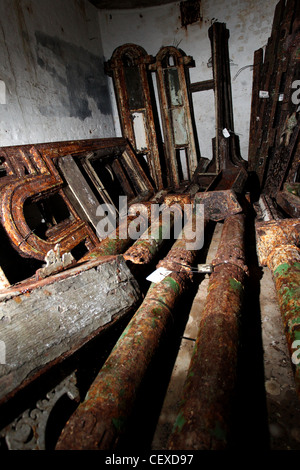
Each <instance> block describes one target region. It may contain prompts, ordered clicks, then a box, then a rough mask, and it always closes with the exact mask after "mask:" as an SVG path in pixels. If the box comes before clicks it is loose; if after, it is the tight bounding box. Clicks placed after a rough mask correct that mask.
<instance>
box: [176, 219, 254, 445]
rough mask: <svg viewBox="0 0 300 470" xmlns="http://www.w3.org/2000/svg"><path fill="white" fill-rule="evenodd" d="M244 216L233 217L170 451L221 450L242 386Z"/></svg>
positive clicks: (226, 229)
mask: <svg viewBox="0 0 300 470" xmlns="http://www.w3.org/2000/svg"><path fill="white" fill-rule="evenodd" d="M244 219H245V216H244V215H243V214H237V215H233V216H230V217H228V218H227V219H226V220H225V222H224V228H223V232H222V237H221V241H220V245H219V248H218V252H217V255H216V258H215V259H214V261H213V265H214V269H213V273H212V274H211V278H210V282H209V287H208V295H207V299H206V303H205V307H204V311H203V313H202V314H201V320H200V326H199V332H198V336H197V340H196V343H195V347H194V351H193V356H192V359H191V363H190V367H189V370H188V374H187V379H186V382H185V385H184V389H183V394H182V405H181V407H180V409H179V413H178V415H177V419H176V421H175V424H174V428H173V432H172V434H171V436H170V439H169V443H168V448H169V449H170V450H177V449H184V450H188V449H189V450H221V449H225V448H226V444H227V438H228V433H229V419H230V411H231V400H232V395H233V392H234V388H235V382H236V368H237V355H238V338H239V316H240V313H241V308H242V299H243V292H244V281H245V277H246V273H247V271H248V270H247V267H246V266H245V254H244Z"/></svg>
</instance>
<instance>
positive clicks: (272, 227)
mask: <svg viewBox="0 0 300 470" xmlns="http://www.w3.org/2000/svg"><path fill="white" fill-rule="evenodd" d="M256 238H257V251H258V258H259V262H260V264H261V265H262V266H267V267H268V268H269V269H270V271H271V273H272V277H273V280H274V284H275V289H276V294H277V298H278V302H279V307H280V312H281V317H282V321H283V326H284V331H285V335H286V340H287V345H288V350H289V354H290V359H291V364H292V368H293V372H294V378H295V386H296V391H297V394H298V396H299V398H300V364H298V356H297V349H298V348H299V345H300V343H298V341H300V292H299V286H300V249H299V248H298V246H297V245H299V240H300V219H281V220H280V219H278V220H275V219H272V218H271V219H270V220H267V221H263V222H258V221H257V222H256ZM294 354H296V357H294Z"/></svg>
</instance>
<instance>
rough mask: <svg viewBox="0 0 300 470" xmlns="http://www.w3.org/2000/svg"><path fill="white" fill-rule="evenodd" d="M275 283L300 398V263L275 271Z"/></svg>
mask: <svg viewBox="0 0 300 470" xmlns="http://www.w3.org/2000/svg"><path fill="white" fill-rule="evenodd" d="M273 277H274V283H275V288H276V292H277V297H278V302H279V306H280V311H281V316H282V320H283V324H284V330H285V334H286V339H287V344H288V348H289V353H290V357H291V362H292V366H293V369H294V378H295V385H296V390H297V393H298V395H299V397H300V364H299V363H298V361H295V360H294V353H295V345H297V344H298V343H295V342H297V341H299V340H300V263H299V262H294V263H292V262H291V263H283V264H281V265H279V266H277V267H276V269H275V270H274V271H273Z"/></svg>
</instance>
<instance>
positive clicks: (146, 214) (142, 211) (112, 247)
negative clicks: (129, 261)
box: [80, 201, 152, 262]
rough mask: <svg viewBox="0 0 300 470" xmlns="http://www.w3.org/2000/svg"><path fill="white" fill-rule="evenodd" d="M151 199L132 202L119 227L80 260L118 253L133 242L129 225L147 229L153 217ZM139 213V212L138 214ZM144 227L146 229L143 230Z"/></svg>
mask: <svg viewBox="0 0 300 470" xmlns="http://www.w3.org/2000/svg"><path fill="white" fill-rule="evenodd" d="M151 205H152V202H151V201H144V202H139V203H134V204H131V206H130V207H129V209H128V214H126V215H125V216H124V217H121V218H120V221H119V222H120V223H119V225H118V227H117V228H116V229H115V230H114V231H113V232H112V233H111V234H110V235H109V236H108V237H106V238H104V239H103V240H102V241H101V242H100V243H99V244H98V245H97V247H96V248H95V249H94V250H93V251H92V252H90V253H87V254H86V255H85V256H84V257H83V258H81V260H80V262H85V261H88V260H90V259H95V258H98V257H99V256H109V255H118V254H122V253H124V251H125V250H127V249H128V248H129V246H130V245H131V244H132V243H133V239H132V238H131V237H130V233H129V227H130V229H131V230H133V231H135V232H137V231H140V232H143V231H146V230H147V228H148V225H149V221H150V217H151ZM137 214H139V215H138V216H137ZM143 228H144V230H143Z"/></svg>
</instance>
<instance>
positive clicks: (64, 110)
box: [35, 31, 112, 121]
mask: <svg viewBox="0 0 300 470" xmlns="http://www.w3.org/2000/svg"><path fill="white" fill-rule="evenodd" d="M35 37H36V54H37V63H38V65H39V66H40V67H41V68H42V69H44V71H46V72H47V73H48V74H49V75H50V76H51V77H52V80H53V83H54V85H55V84H56V83H57V88H56V90H57V91H58V90H60V89H61V88H62V87H65V93H57V95H56V99H58V100H59V102H60V103H59V104H58V103H49V104H45V103H44V104H43V105H42V106H40V107H39V111H40V113H41V114H42V115H43V116H47V117H49V116H60V117H65V116H68V117H76V118H79V119H81V120H82V121H84V120H85V119H86V118H88V117H91V116H92V113H93V111H92V110H91V108H90V103H89V98H91V99H93V100H94V102H95V103H96V106H97V108H98V109H99V111H100V112H101V114H104V115H111V114H112V110H111V104H110V98H109V94H108V88H107V79H106V76H105V75H104V65H103V64H104V59H103V58H102V57H98V56H96V55H94V54H92V53H91V52H89V51H87V50H86V49H84V48H82V47H78V46H76V45H74V44H71V43H68V42H65V41H63V40H61V39H60V38H57V37H52V36H48V35H47V34H45V33H43V32H40V31H37V32H36V33H35Z"/></svg>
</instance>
